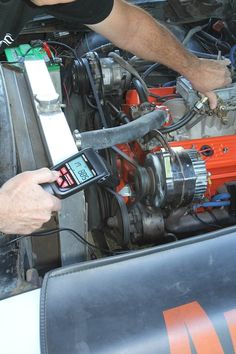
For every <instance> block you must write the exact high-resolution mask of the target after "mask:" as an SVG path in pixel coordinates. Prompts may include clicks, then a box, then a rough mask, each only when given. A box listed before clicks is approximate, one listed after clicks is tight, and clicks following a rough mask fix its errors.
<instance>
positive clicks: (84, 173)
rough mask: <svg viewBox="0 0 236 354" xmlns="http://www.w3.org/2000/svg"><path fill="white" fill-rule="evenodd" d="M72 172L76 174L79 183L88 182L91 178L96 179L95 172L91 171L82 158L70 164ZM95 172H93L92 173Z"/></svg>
mask: <svg viewBox="0 0 236 354" xmlns="http://www.w3.org/2000/svg"><path fill="white" fill-rule="evenodd" d="M68 166H69V169H70V172H71V173H72V174H74V176H75V177H76V179H77V180H78V181H79V183H83V182H86V181H87V180H89V179H90V178H92V177H94V176H95V175H96V174H95V171H93V170H91V169H90V168H89V166H88V164H87V163H86V161H85V159H84V158H83V157H82V156H79V157H77V158H76V159H74V160H72V161H70V162H69V163H68ZM92 171H93V172H92Z"/></svg>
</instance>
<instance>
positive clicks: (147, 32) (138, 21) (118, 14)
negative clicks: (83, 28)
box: [92, 0, 199, 78]
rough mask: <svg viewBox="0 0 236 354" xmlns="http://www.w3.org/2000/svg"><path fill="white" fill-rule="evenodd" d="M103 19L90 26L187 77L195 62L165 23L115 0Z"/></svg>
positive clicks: (119, 44)
mask: <svg viewBox="0 0 236 354" xmlns="http://www.w3.org/2000/svg"><path fill="white" fill-rule="evenodd" d="M117 19H119V20H117ZM106 22H107V23H106V24H105V25H104V26H103V24H98V25H95V26H94V28H93V29H95V30H96V31H98V32H100V33H102V34H103V35H105V36H106V37H107V38H108V39H110V40H111V41H112V42H113V43H115V44H116V45H117V46H119V47H121V48H123V49H125V50H127V51H129V52H131V53H133V54H135V55H137V56H138V57H140V58H143V59H147V60H150V61H153V62H159V63H161V64H165V65H166V66H168V67H169V68H171V69H173V70H175V71H177V72H179V73H180V74H182V75H185V76H186V77H189V78H191V75H192V74H193V71H194V67H195V66H197V65H198V64H199V59H198V58H196V57H195V56H193V55H192V54H191V53H189V52H188V51H186V50H185V49H184V48H183V46H182V45H181V43H180V42H179V41H178V40H177V39H176V38H175V37H174V36H173V34H172V33H171V32H170V31H169V30H168V29H167V28H166V27H164V26H163V25H162V24H160V23H159V22H157V21H156V20H155V19H153V18H152V17H151V16H150V15H149V14H148V13H146V12H145V11H143V10H142V9H140V8H138V7H136V6H134V5H130V4H128V3H126V2H124V1H120V0H115V5H114V16H112V15H111V17H110V18H108V19H107V21H106ZM92 27H93V26H92Z"/></svg>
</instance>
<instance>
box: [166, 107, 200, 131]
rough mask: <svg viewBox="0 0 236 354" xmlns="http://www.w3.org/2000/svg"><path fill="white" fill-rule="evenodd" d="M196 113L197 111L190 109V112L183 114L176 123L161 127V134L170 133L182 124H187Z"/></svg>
mask: <svg viewBox="0 0 236 354" xmlns="http://www.w3.org/2000/svg"><path fill="white" fill-rule="evenodd" d="M196 114H197V112H195V111H194V110H193V109H192V110H191V111H190V112H188V113H187V114H185V115H184V116H183V117H182V118H181V119H180V120H179V121H178V122H177V123H174V124H172V125H170V126H169V127H166V128H161V129H160V131H161V132H162V134H169V133H172V132H174V131H176V130H178V129H180V128H182V127H183V126H184V125H186V124H188V123H189V122H190V121H191V120H192V119H193V117H194V116H195V115H196Z"/></svg>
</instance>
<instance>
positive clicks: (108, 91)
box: [1, 1, 236, 297]
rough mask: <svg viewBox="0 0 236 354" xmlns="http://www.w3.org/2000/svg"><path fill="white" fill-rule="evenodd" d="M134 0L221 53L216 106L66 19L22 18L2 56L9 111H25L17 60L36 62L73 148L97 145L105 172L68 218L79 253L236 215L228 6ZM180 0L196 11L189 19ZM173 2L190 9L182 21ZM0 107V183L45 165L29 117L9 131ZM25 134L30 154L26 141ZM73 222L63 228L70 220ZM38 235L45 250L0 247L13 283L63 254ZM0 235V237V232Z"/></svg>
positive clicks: (234, 87) (197, 231)
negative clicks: (226, 63) (223, 64)
mask: <svg viewBox="0 0 236 354" xmlns="http://www.w3.org/2000/svg"><path fill="white" fill-rule="evenodd" d="M193 3H194V4H193ZM142 6H143V7H144V8H145V9H148V10H149V11H150V12H151V13H152V15H155V14H156V12H157V9H158V7H160V9H161V11H160V14H161V18H158V17H157V18H158V19H159V20H162V21H167V22H166V25H167V27H168V28H169V29H170V30H171V31H173V33H174V34H175V35H176V36H177V37H178V39H179V40H180V41H181V42H182V43H183V45H184V46H185V47H186V48H187V49H188V50H190V51H192V52H193V53H194V54H195V55H197V56H199V57H201V58H209V59H216V60H222V59H224V58H229V59H230V60H231V66H230V70H231V73H232V79H233V82H232V84H231V85H230V86H228V87H225V88H222V89H218V90H216V91H215V93H216V94H217V97H218V105H217V108H216V109H215V110H211V109H210V107H209V105H208V101H207V99H206V97H204V96H202V95H201V94H200V93H198V92H196V91H195V90H194V89H193V88H192V86H191V83H190V82H189V81H187V80H186V79H185V78H184V77H181V76H179V75H178V74H177V73H176V72H173V71H172V70H170V69H169V68H166V67H165V66H163V65H161V64H159V63H151V62H147V61H145V60H142V59H140V58H137V57H135V56H133V55H132V54H131V53H127V52H125V51H123V50H121V49H120V48H117V47H115V46H114V45H113V44H112V43H109V42H107V40H106V39H105V38H103V37H101V36H99V35H98V34H96V33H93V32H91V31H88V30H87V29H85V28H80V29H76V28H71V25H70V26H69V25H67V24H65V23H61V22H60V21H59V22H55V19H51V18H46V17H45V18H43V19H36V21H35V22H33V23H32V24H31V26H30V25H29V26H27V28H26V29H25V30H24V31H23V32H22V34H21V35H20V36H19V38H18V41H17V43H16V46H15V47H14V48H11V47H10V48H8V49H6V50H5V53H4V54H3V55H2V57H1V63H2V64H1V73H2V74H1V77H2V79H1V90H2V91H4V90H5V91H6V92H7V94H6V96H7V97H8V98H9V101H10V105H11V110H12V111H11V114H10V115H11V117H13V118H12V119H13V120H14V109H13V108H12V107H14V104H15V107H18V108H19V107H20V106H24V107H26V106H27V108H24V109H23V110H22V112H23V113H24V115H25V116H28V117H32V116H34V115H35V113H32V112H33V111H34V109H33V105H32V102H31V100H32V99H31V98H30V95H29V93H28V92H27V88H26V86H25V85H26V84H25V82H26V79H25V76H24V68H23V65H24V62H26V61H28V60H29V61H30V60H43V61H44V62H45V63H46V65H47V68H48V71H49V73H50V76H51V79H52V81H53V83H54V86H55V89H56V91H57V93H58V95H59V99H60V106H61V107H62V110H63V112H64V114H65V117H66V118H67V121H68V125H69V127H70V129H71V133H72V134H73V137H74V141H75V143H76V146H77V148H78V150H81V149H83V148H87V147H92V148H93V149H94V150H96V151H98V153H99V155H100V156H101V157H102V159H103V161H104V163H105V164H106V166H107V168H108V170H109V172H110V177H109V179H107V180H106V182H105V183H103V184H102V185H93V186H90V187H89V188H87V189H86V190H85V191H84V194H83V195H81V198H80V199H79V201H78V200H77V201H76V200H75V201H74V202H73V213H72V214H71V218H73V225H76V226H79V227H80V228H79V234H80V236H82V243H83V247H84V248H83V250H82V251H81V252H82V254H83V255H82V259H81V260H88V259H97V258H101V257H106V256H113V255H117V254H121V253H126V252H130V251H133V250H138V249H143V248H146V247H152V246H156V245H162V244H166V243H169V242H176V243H178V240H181V239H183V238H188V237H193V236H199V235H202V234H205V233H207V232H211V231H214V230H218V229H221V228H225V227H227V226H230V225H234V224H235V222H236V139H235V135H236V81H235V68H236V36H235V35H234V33H235V15H234V13H235V4H234V3H233V2H232V1H225V2H222V1H205V2H204V4H199V3H198V2H196V4H195V2H191V1H178V6H177V7H176V8H175V10H176V12H175V13H174V11H173V4H172V1H169V2H157V3H155V2H152V3H151V4H150V3H149V2H148V3H145V2H143V3H142ZM189 6H192V8H194V9H195V10H194V20H193V19H191V16H190V11H189ZM206 7H207V9H208V11H210V13H211V14H212V13H213V14H214V15H211V16H210V15H209V14H208V13H207V11H206ZM178 9H182V12H181V16H178ZM209 9H210V10H209ZM183 11H185V12H186V14H189V16H187V15H186V16H185V17H184V19H183ZM158 13H159V12H158ZM192 14H193V13H192ZM42 23H43V24H44V25H42ZM160 50H161V49H160ZM13 74H14V75H13ZM13 76H14V77H13ZM14 83H15V84H14ZM4 85H5V86H4ZM3 88H4V90H3ZM16 88H17V90H16ZM5 91H4V92H5ZM16 91H17V92H16ZM1 97H2V105H4V95H3V94H1ZM19 98H20V100H19ZM17 100H18V101H19V102H23V104H21V105H20V104H19V102H18V101H17ZM24 100H27V102H25V103H24ZM16 101H17V102H18V103H16ZM16 110H17V108H15V111H16ZM19 111H20V108H19ZM2 114H3V118H4V121H3V122H5V123H4V124H5V125H4V126H5V129H6V130H3V131H2V134H3V136H4V139H5V140H4V145H6V146H11V149H6V148H5V150H7V153H6V151H5V150H4V149H3V151H4V154H3V152H2V154H3V155H4V157H3V158H2V162H1V171H2V174H1V184H2V183H4V181H5V180H7V179H8V178H9V177H11V176H12V175H14V174H16V173H19V172H21V171H24V170H27V169H28V168H29V169H33V168H38V167H41V166H44V165H45V166H50V161H49V159H48V157H47V152H46V151H45V149H44V146H43V142H42V140H41V137H40V129H39V128H38V127H37V124H36V123H35V122H34V121H33V118H32V120H31V118H27V119H28V122H27V124H26V128H25V131H23V130H21V128H20V126H22V125H23V124H22V121H21V120H20V121H19V122H15V123H13V126H14V129H12V123H11V122H8V123H9V124H7V125H6V122H7V116H8V115H7V113H5V114H4V113H2ZM19 114H20V113H19V112H18V115H19ZM3 118H2V119H3ZM27 119H26V120H27ZM2 124H3V123H2ZM7 127H8V128H7ZM7 129H8V130H7ZM27 139H29V140H30V141H31V143H32V146H33V149H32V151H29V149H27V146H28V145H27V141H28V140H27ZM2 141H3V140H2ZM63 143H64V142H63V141H62V145H63ZM30 154H31V155H32V161H34V162H33V163H30V161H31V160H30V159H31V157H30V156H31V155H30ZM63 212H64V213H65V214H68V213H69V212H68V210H67V211H65V210H64V211H63ZM63 212H62V213H63ZM78 213H80V216H78ZM60 217H61V218H62V219H63V215H61V216H60ZM64 219H65V218H64ZM64 219H63V220H64ZM66 220H67V221H66V223H67V222H68V219H66ZM81 220H82V221H83V227H82V228H81ZM58 224H59V225H60V227H64V226H65V221H64V224H63V222H62V226H61V223H60V222H59V221H58V217H57V216H54V217H53V220H52V221H51V223H50V227H51V228H54V229H55V228H57V227H58ZM77 224H78V225H77ZM73 225H68V224H66V227H68V228H72V229H74V227H73ZM45 230H47V228H46V229H45V228H44V229H43V231H45ZM58 231H60V230H58ZM43 236H45V238H43V240H44V241H42V242H43V243H42V244H45V243H46V244H47V247H48V249H47V248H46V251H45V248H44V251H42V249H41V248H42V247H45V246H42V244H41V243H40V242H41V240H39V239H37V240H36V241H32V240H29V241H28V243H27V244H26V243H24V242H25V241H23V240H17V241H18V242H17V244H16V243H14V242H13V243H12V244H10V245H9V248H8V250H5V251H4V252H3V253H4V254H1V257H2V258H4V257H6V258H7V259H8V260H9V259H10V261H9V262H8V266H7V267H9V263H10V262H11V260H12V257H13V258H14V259H15V263H14V264H15V266H14V267H13V270H12V273H11V272H10V273H11V276H12V277H13V278H14V279H19V277H20V278H21V280H22V282H21V287H20V288H21V289H22V287H23V288H24V287H26V288H27V287H29V283H30V284H31V286H38V285H39V282H38V280H37V281H32V272H31V273H30V274H31V275H28V277H27V276H26V274H27V272H28V271H29V270H30V269H31V270H32V269H34V270H36V273H37V276H36V278H37V277H38V278H37V279H40V277H42V276H43V275H44V273H45V272H46V271H47V270H48V269H52V268H54V267H57V266H58V265H60V264H61V263H63V262H61V254H62V253H63V246H62V244H63V242H64V241H62V239H59V238H58V234H57V233H56V232H55V233H54V239H53V241H51V240H52V239H51V240H50V241H49V243H50V245H49V246H48V243H47V242H48V239H47V237H46V233H45V235H43ZM12 240H13V241H14V237H13V238H12ZM77 241H78V240H77ZM80 241H81V239H80ZM1 242H2V243H4V242H5V241H4V240H3V239H2V238H1ZM32 242H33V244H32ZM69 247H70V248H71V247H72V248H73V245H72V246H71V245H70V246H69ZM52 250H53V252H52ZM76 252H77V251H76V250H75V253H76ZM32 254H33V256H32ZM45 254H46V255H47V254H48V255H49V256H48V258H47V256H45ZM63 254H64V253H63ZM72 258H73V257H72ZM19 259H20V260H21V261H19ZM73 261H74V258H73V259H72V260H71V259H70V260H69V261H68V260H67V261H66V262H65V263H64V264H68V263H70V262H73ZM42 264H43V265H42ZM28 274H29V272H28ZM14 284H15V283H14ZM22 284H24V285H22ZM17 286H18V285H17ZM13 289H14V290H12V288H11V290H10V292H12V291H13V292H15V291H16V290H15V285H14V286H13ZM21 289H20V290H19V291H21ZM2 296H3V297H4V296H6V293H4V294H3V295H2Z"/></svg>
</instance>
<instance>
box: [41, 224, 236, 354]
mask: <svg viewBox="0 0 236 354" xmlns="http://www.w3.org/2000/svg"><path fill="white" fill-rule="evenodd" d="M235 269H236V228H235V227H233V228H230V229H227V230H222V231H217V232H215V233H211V234H207V235H206V236H201V237H198V238H196V237H194V238H193V239H191V240H190V241H181V242H179V243H177V246H176V244H171V245H167V246H162V247H158V248H154V249H151V250H149V251H139V252H135V253H132V254H130V255H124V256H117V257H111V258H106V259H103V260H100V261H91V262H87V263H83V264H79V265H75V266H69V267H66V268H62V269H58V270H55V271H52V272H50V273H48V274H47V276H46V277H45V279H44V282H43V287H42V292H41V319H40V320H41V352H42V354H74V353H81V354H88V353H92V354H113V353H114V354H121V353H122V354H125V353H126V354H150V353H157V354H170V353H171V354H224V353H226V354H233V353H235V351H236V274H235V273H236V272H235Z"/></svg>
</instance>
